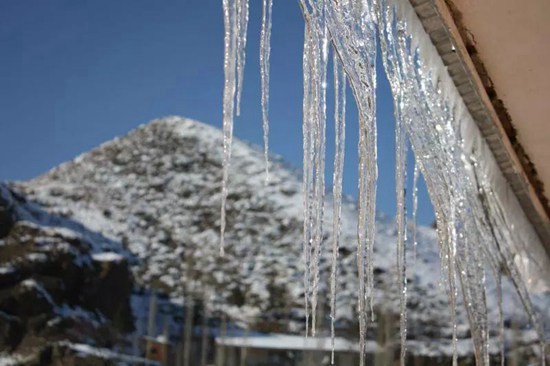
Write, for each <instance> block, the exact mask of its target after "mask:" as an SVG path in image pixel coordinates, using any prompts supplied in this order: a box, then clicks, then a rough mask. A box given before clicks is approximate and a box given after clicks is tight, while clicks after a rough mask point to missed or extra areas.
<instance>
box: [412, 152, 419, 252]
mask: <svg viewBox="0 0 550 366" xmlns="http://www.w3.org/2000/svg"><path fill="white" fill-rule="evenodd" d="M417 211H418V161H417V160H416V158H415V160H414V172H413V187H412V227H411V233H412V243H413V261H414V262H415V263H416V250H417V246H418V242H417V240H416V225H417V224H416V221H417V219H416V213H417Z"/></svg>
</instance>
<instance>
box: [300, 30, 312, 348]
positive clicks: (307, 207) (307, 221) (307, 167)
mask: <svg viewBox="0 0 550 366" xmlns="http://www.w3.org/2000/svg"><path fill="white" fill-rule="evenodd" d="M309 33H310V29H309V25H308V24H307V23H306V24H305V30H304V54H303V74H304V76H303V77H304V101H303V124H302V135H303V149H304V152H303V154H304V157H303V159H304V164H303V165H304V166H303V188H302V190H303V209H304V229H303V231H304V232H303V235H304V243H303V246H304V302H305V317H306V331H305V336H306V337H307V336H308V334H309V314H310V309H309V305H310V304H309V298H310V292H311V283H310V272H309V264H310V262H311V192H312V184H313V148H312V141H313V138H312V130H313V129H312V128H311V118H310V110H309V105H310V102H309V98H310V89H311V86H310V83H311V75H310V68H309V62H310V52H311V51H310V48H311V45H310V43H311V42H310V36H309Z"/></svg>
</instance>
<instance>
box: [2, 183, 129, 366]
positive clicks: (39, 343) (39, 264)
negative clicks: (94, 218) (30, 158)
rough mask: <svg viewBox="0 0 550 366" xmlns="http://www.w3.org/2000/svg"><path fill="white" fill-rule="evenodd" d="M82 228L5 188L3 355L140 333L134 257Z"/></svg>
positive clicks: (109, 340) (100, 342)
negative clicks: (136, 322) (136, 329)
mask: <svg viewBox="0 0 550 366" xmlns="http://www.w3.org/2000/svg"><path fill="white" fill-rule="evenodd" d="M78 229H83V227H82V226H81V225H76V224H75V223H73V222H69V221H67V220H65V219H63V218H62V217H56V216H55V215H50V214H48V213H46V212H44V211H42V210H41V209H40V208H39V206H37V205H35V204H33V203H32V202H30V201H27V200H26V199H25V198H24V197H23V196H21V195H18V194H16V193H14V192H13V191H12V190H11V189H10V188H8V187H7V186H6V185H4V184H0V238H1V239H0V352H9V353H13V352H16V353H17V354H19V355H28V354H35V355H40V354H43V353H44V352H45V350H47V349H48V347H50V346H51V345H52V344H58V342H60V341H70V342H85V343H88V344H93V345H97V346H104V347H109V346H112V345H113V344H114V343H116V342H117V340H118V338H119V337H120V335H121V334H124V333H127V332H129V331H131V330H133V317H132V312H131V308H130V302H129V298H130V295H131V290H132V287H133V280H132V276H131V273H130V271H129V266H128V260H127V258H126V256H123V255H121V254H117V253H115V252H113V251H112V250H119V249H120V248H119V247H116V246H114V247H109V246H108V245H106V244H105V243H109V241H108V240H105V241H103V242H100V241H96V240H93V239H90V238H92V237H93V235H91V233H90V232H88V231H85V230H78ZM107 250H110V251H107ZM42 364H48V363H42ZM102 364H103V363H102Z"/></svg>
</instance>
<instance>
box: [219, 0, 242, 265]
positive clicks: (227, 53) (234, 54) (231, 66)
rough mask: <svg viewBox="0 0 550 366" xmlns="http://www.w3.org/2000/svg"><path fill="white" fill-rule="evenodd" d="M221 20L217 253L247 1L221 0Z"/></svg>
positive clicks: (222, 229)
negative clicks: (221, 138)
mask: <svg viewBox="0 0 550 366" xmlns="http://www.w3.org/2000/svg"><path fill="white" fill-rule="evenodd" d="M223 19H224V31H225V33H224V64H223V65H224V66H223V68H224V89H223V177H222V202H221V218H220V255H221V256H223V255H224V254H225V229H226V205H227V193H228V183H229V165H230V162H231V145H232V143H233V119H234V113H235V92H236V93H237V115H238V114H239V113H240V107H239V105H240V98H241V90H242V83H243V75H244V59H245V48H246V30H247V27H248V0H223Z"/></svg>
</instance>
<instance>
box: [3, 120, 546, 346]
mask: <svg viewBox="0 0 550 366" xmlns="http://www.w3.org/2000/svg"><path fill="white" fill-rule="evenodd" d="M221 141H222V134H221V131H219V130H217V129H215V128H213V127H211V126H208V125H205V124H202V123H199V122H196V121H192V120H189V119H184V118H179V117H169V118H164V119H159V120H155V121H153V122H151V123H150V124H147V125H144V126H141V127H139V128H137V129H136V130H134V131H131V132H130V133H129V134H128V135H126V136H124V137H121V138H117V139H115V140H113V141H110V142H107V143H105V144H103V145H101V146H100V147H98V148H96V149H94V150H92V151H90V152H88V153H85V154H83V155H81V156H79V157H77V158H76V159H74V160H73V161H70V162H67V163H65V164H62V165H60V166H59V167H57V168H55V169H53V170H51V171H50V172H47V173H46V174H44V175H42V176H40V177H38V178H36V179H34V180H32V181H29V182H19V183H17V184H14V185H13V189H15V190H16V191H18V192H19V193H20V194H23V195H25V196H27V197H28V198H29V199H30V200H32V201H35V202H37V203H39V204H40V205H41V207H42V209H43V210H45V211H46V212H48V213H49V214H51V215H56V216H59V217H63V218H65V219H67V220H71V221H74V222H79V223H82V224H83V225H85V226H86V227H87V228H88V229H89V230H90V231H92V232H96V233H98V234H100V235H101V236H102V237H104V238H105V240H108V241H111V242H112V243H116V245H120V246H121V248H120V250H119V252H121V253H122V252H124V251H127V252H128V253H131V254H128V255H129V256H130V257H132V258H134V256H135V261H134V260H133V259H132V260H131V262H132V263H135V264H134V266H133V272H134V274H135V279H136V282H137V283H138V284H139V285H141V286H144V287H154V288H157V289H159V290H162V291H165V292H167V293H170V294H171V296H173V297H181V296H183V297H185V296H186V295H187V294H188V293H190V292H193V293H194V295H195V296H201V297H202V298H203V299H205V301H206V303H207V304H208V305H209V306H210V307H211V308H212V309H214V310H216V309H219V306H220V304H224V305H225V306H224V308H223V311H224V312H225V313H227V314H229V316H230V317H231V318H232V319H233V320H234V321H236V322H238V323H239V324H243V325H247V326H250V327H252V328H254V329H269V330H278V331H293V332H296V331H299V330H300V329H301V327H302V326H303V312H302V310H301V309H302V308H303V292H302V291H303V289H302V287H303V286H302V274H301V269H302V262H301V254H302V243H301V241H302V239H301V237H302V196H301V180H300V178H299V175H298V174H297V173H296V172H295V171H293V170H292V169H290V168H289V167H288V166H286V165H285V164H284V162H282V161H280V160H276V159H275V160H273V161H272V163H271V164H272V166H271V167H270V183H269V185H268V186H265V184H264V175H263V173H264V166H263V164H264V162H263V153H262V152H261V151H259V150H258V149H256V148H255V147H252V146H250V145H248V144H246V143H244V142H241V141H238V140H236V141H235V142H234V145H233V158H232V159H233V160H232V165H231V171H230V187H229V197H228V206H227V207H228V215H227V216H228V229H227V237H226V256H225V257H224V258H223V259H222V258H220V257H219V256H218V243H219V217H220V212H219V210H220V198H221V189H220V182H221V161H222V156H221V146H222V143H221ZM328 200H330V198H329V199H328ZM327 207H331V205H330V202H327ZM355 210H356V208H355V205H354V204H353V203H351V202H346V203H345V204H344V207H343V213H342V220H343V228H342V229H343V234H342V243H341V249H340V253H339V254H340V256H339V260H340V264H339V278H338V300H337V304H338V310H337V317H338V320H339V322H338V329H339V332H341V333H343V334H344V335H348V336H353V337H355V335H356V330H355V319H356V317H355V310H354V309H355V298H356V289H357V286H356V257H355V242H356V224H355V222H356V221H355V216H356V212H355ZM377 219H378V222H377V233H376V244H375V261H374V264H375V286H376V291H375V313H376V314H377V317H378V319H379V320H381V319H390V320H392V321H393V320H394V319H395V318H396V317H398V314H399V310H398V297H397V296H398V295H397V291H396V288H395V286H394V283H395V274H394V272H393V267H394V262H395V243H396V233H395V225H394V220H393V219H391V218H389V217H386V216H384V215H381V214H380V215H379V216H378V218H377ZM325 222H327V223H329V222H331V212H330V209H327V210H326V217H325ZM329 226H330V225H326V227H325V243H324V245H325V246H329V245H331V230H330V227H329ZM418 242H419V245H418V253H417V259H416V261H413V260H412V257H411V258H410V260H409V263H410V271H409V273H410V274H409V285H408V288H409V299H408V307H409V338H411V339H418V340H422V342H421V343H422V344H420V343H419V344H418V345H416V346H415V345H412V346H411V352H418V353H427V354H430V353H433V354H448V353H449V352H450V347H449V344H450V342H449V341H446V340H449V339H450V334H451V330H450V311H449V308H448V303H447V297H446V294H445V290H444V289H443V288H442V287H441V285H440V284H439V273H440V270H439V254H438V252H437V244H436V233H435V230H433V229H431V228H426V227H419V228H418ZM327 249H328V247H327ZM326 252H327V253H328V250H327V251H326ZM321 267H322V276H323V277H324V278H325V279H326V278H327V276H328V269H329V261H328V257H326V256H325V257H324V258H323V259H322V261H321ZM504 289H505V298H506V299H507V301H506V306H505V313H506V317H507V319H509V320H510V319H513V321H511V320H510V321H508V322H507V324H508V325H507V326H512V323H513V325H514V327H519V328H524V327H526V321H525V316H524V315H523V314H522V311H521V306H520V304H519V303H518V301H517V299H516V298H515V297H514V296H513V291H512V289H511V287H510V286H509V284H507V283H505V288H504ZM321 291H322V296H325V297H326V286H325V287H322V288H321ZM489 292H490V293H492V294H494V292H495V290H494V286H492V284H491V283H490V281H489ZM323 294H324V295H323ZM547 298H548V297H546V300H545V299H544V298H543V299H542V304H544V303H547ZM489 302H490V304H491V306H490V309H491V314H490V319H491V321H492V322H493V323H496V322H497V321H498V317H497V310H496V309H497V306H496V303H495V300H494V296H492V297H491V298H490V300H489ZM324 310H325V311H326V309H324ZM458 312H459V320H460V325H459V337H460V338H461V339H464V340H465V342H463V343H464V345H463V346H462V348H461V352H462V353H464V354H467V353H469V352H470V350H471V347H470V344H469V341H468V340H467V339H468V326H467V321H466V316H465V313H464V310H463V308H462V307H459V309H458ZM327 322H328V320H327ZM381 323H383V322H380V321H379V322H377V323H376V324H381ZM327 324H328V323H327ZM376 324H375V325H373V326H372V327H370V328H369V329H371V330H372V331H369V338H375V337H379V338H380V337H382V336H381V332H377V331H376ZM325 329H328V328H327V327H325ZM394 330H395V327H394ZM527 333H529V332H527ZM527 333H526V334H527ZM495 334H496V330H495ZM529 337H531V336H529ZM529 337H527V338H529ZM442 338H444V339H446V340H443V341H441V339H442ZM531 338H532V337H531ZM435 339H438V340H439V341H438V342H432V341H433V340H435ZM431 340H432V341H431ZM492 351H493V352H497V348H493V350H492Z"/></svg>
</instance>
